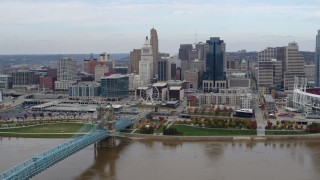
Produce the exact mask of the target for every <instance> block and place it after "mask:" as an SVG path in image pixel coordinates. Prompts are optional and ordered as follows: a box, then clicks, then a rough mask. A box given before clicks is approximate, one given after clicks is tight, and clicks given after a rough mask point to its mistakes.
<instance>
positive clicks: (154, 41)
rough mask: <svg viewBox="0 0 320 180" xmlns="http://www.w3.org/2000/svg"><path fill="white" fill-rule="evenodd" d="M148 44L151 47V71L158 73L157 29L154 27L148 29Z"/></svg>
mask: <svg viewBox="0 0 320 180" xmlns="http://www.w3.org/2000/svg"><path fill="white" fill-rule="evenodd" d="M150 45H151V47H152V56H153V73H154V75H158V58H159V57H158V54H159V42H158V34H157V30H156V29H154V28H152V29H151V30H150Z"/></svg>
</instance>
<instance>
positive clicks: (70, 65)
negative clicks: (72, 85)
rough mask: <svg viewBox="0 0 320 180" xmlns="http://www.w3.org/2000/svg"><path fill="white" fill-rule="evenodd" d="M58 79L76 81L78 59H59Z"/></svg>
mask: <svg viewBox="0 0 320 180" xmlns="http://www.w3.org/2000/svg"><path fill="white" fill-rule="evenodd" d="M57 74H58V81H63V80H64V81H74V80H76V79H77V61H76V60H74V59H71V58H63V59H60V60H59V61H58V68H57Z"/></svg>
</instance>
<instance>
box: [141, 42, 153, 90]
mask: <svg viewBox="0 0 320 180" xmlns="http://www.w3.org/2000/svg"><path fill="white" fill-rule="evenodd" d="M153 74H154V73H153V54H152V47H151V45H150V42H149V40H148V36H147V37H146V40H145V42H144V44H143V47H142V49H141V60H140V62H139V75H140V77H141V80H142V81H143V83H144V84H150V83H151V82H152V79H153Z"/></svg>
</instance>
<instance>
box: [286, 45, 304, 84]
mask: <svg viewBox="0 0 320 180" xmlns="http://www.w3.org/2000/svg"><path fill="white" fill-rule="evenodd" d="M303 67H304V57H303V55H302V54H301V53H300V51H299V47H298V44H297V43H296V42H292V43H289V44H288V47H287V48H286V70H285V72H284V89H285V90H293V85H294V78H295V77H304V76H305V74H304V68H303Z"/></svg>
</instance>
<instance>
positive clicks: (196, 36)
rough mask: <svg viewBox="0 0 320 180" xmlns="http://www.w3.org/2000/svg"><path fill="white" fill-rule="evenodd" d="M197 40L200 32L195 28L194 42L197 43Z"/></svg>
mask: <svg viewBox="0 0 320 180" xmlns="http://www.w3.org/2000/svg"><path fill="white" fill-rule="evenodd" d="M197 41H198V33H197V30H195V32H194V44H197Z"/></svg>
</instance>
